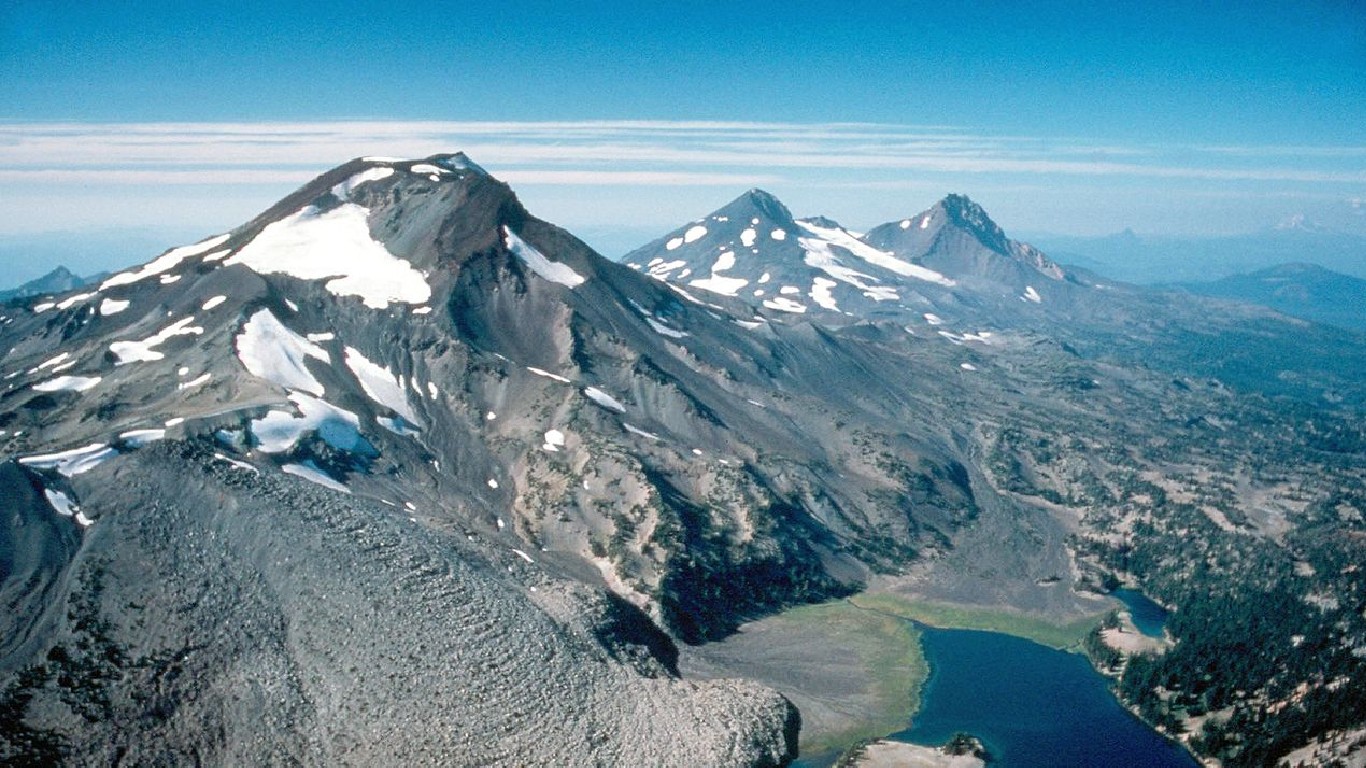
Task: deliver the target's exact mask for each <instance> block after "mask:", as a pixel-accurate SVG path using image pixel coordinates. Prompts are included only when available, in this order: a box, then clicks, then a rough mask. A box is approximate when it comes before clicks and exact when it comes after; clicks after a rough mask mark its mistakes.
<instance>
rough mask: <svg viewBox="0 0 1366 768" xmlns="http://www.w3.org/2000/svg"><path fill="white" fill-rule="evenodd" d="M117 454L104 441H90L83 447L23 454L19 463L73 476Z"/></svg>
mask: <svg viewBox="0 0 1366 768" xmlns="http://www.w3.org/2000/svg"><path fill="white" fill-rule="evenodd" d="M117 455H119V452H118V451H116V450H114V449H113V448H110V447H109V446H107V445H105V444H104V443H92V444H90V445H87V446H85V447H83V448H72V449H71V450H69V451H59V452H57V453H44V454H40V455H37V456H25V457H24V458H21V459H19V463H20V464H23V465H24V466H26V467H34V468H36V469H55V470H57V472H58V473H59V474H61V475H63V476H65V477H73V476H75V475H79V474H82V473H84V472H89V471H90V470H92V469H94V468H95V467H97V466H99V465H100V463H101V462H103V461H106V460H108V459H111V458H113V457H115V456H117Z"/></svg>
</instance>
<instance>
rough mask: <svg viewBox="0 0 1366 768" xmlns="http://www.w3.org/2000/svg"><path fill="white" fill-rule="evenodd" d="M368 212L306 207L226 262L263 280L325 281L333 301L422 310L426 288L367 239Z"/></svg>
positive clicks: (409, 270)
mask: <svg viewBox="0 0 1366 768" xmlns="http://www.w3.org/2000/svg"><path fill="white" fill-rule="evenodd" d="M369 214H370V212H369V210H368V209H366V208H363V207H361V206H359V205H355V204H353V203H344V204H342V205H340V206H337V207H336V208H333V209H332V210H330V211H319V210H318V209H317V208H315V207H314V206H308V207H306V208H304V209H303V210H300V211H299V212H298V213H295V214H292V215H290V216H287V217H285V218H283V219H281V220H279V221H276V222H274V223H272V224H269V225H267V226H266V228H265V229H263V230H261V233H260V234H258V235H257V236H256V237H255V238H254V239H253V240H252V241H251V242H249V243H247V244H246V245H245V246H243V247H242V249H241V250H239V251H238V252H237V254H236V255H235V256H233V257H232V258H231V259H229V260H228V262H227V263H228V264H242V265H244V266H246V267H249V268H251V269H252V270H255V271H256V272H260V273H262V274H285V275H289V276H291V277H297V278H299V279H300V280H327V283H326V284H325V285H326V288H327V290H328V291H330V292H331V293H333V294H335V295H337V296H358V297H360V299H361V300H362V301H363V302H364V303H365V306H367V307H370V308H372V309H383V308H385V307H387V306H389V302H391V301H395V302H400V303H403V304H425V303H427V300H428V299H430V298H431V296H432V289H431V286H429V285H427V281H426V280H425V279H423V277H422V273H421V272H419V271H418V270H416V269H414V268H413V266H412V265H411V264H409V263H408V262H406V261H404V260H403V259H400V258H398V257H397V256H395V255H393V254H392V253H390V252H389V251H388V249H386V248H385V247H384V244H383V243H380V242H379V241H377V240H375V239H374V238H373V237H371V236H370V225H369V223H368V217H369Z"/></svg>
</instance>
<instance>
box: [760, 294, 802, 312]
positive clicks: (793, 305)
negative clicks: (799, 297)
mask: <svg viewBox="0 0 1366 768" xmlns="http://www.w3.org/2000/svg"><path fill="white" fill-rule="evenodd" d="M764 306H765V307H768V308H769V309H776V310H779V311H781V312H794V313H798V314H800V313H802V312H805V311H806V305H804V304H798V303H797V302H795V301H793V300H791V299H788V298H785V297H782V296H778V297H776V298H772V299H764Z"/></svg>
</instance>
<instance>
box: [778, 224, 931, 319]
mask: <svg viewBox="0 0 1366 768" xmlns="http://www.w3.org/2000/svg"><path fill="white" fill-rule="evenodd" d="M797 226H799V227H801V228H802V229H804V230H806V231H807V232H809V233H811V234H812V235H814V237H809V238H808V237H803V238H798V242H799V243H801V245H802V248H804V249H806V252H807V256H806V259H805V261H806V263H807V264H808V265H810V266H813V267H816V268H817V269H821V270H824V271H825V272H826V273H828V274H829V275H830V276H831V277H833V278H835V279H836V280H843V281H844V282H846V283H849V284H850V285H853V286H854V287H856V288H859V289H863V290H866V289H868V288H869V287H870V286H869V285H867V284H866V283H864V282H863V281H864V280H871V281H874V282H875V279H874V278H873V277H871V276H869V275H865V274H862V273H860V272H856V271H854V270H852V269H849V268H848V267H845V266H844V265H842V264H841V263H840V261H839V259H838V258H837V257H836V256H835V255H834V253H832V252H831V250H830V247H831V246H834V247H836V248H840V249H842V250H844V251H847V252H848V253H850V254H852V255H853V256H854V257H855V258H859V259H862V260H863V261H866V262H868V263H869V264H872V265H873V266H875V267H881V268H882V269H885V270H888V271H889V272H895V273H896V274H898V275H901V276H903V277H913V278H915V279H917V280H924V281H926V282H930V283H937V284H939V285H955V283H954V281H953V280H950V279H949V278H947V277H945V276H943V275H941V274H939V273H938V272H935V271H934V270H932V269H929V268H926V267H922V266H920V265H919V264H912V263H910V262H909V261H902V260H901V259H898V258H897V257H895V256H893V255H892V254H891V253H889V252H887V251H880V250H878V249H876V248H874V247H872V246H871V245H868V244H867V243H865V242H863V241H862V240H859V239H858V238H856V237H854V236H853V235H851V234H849V233H848V232H846V231H844V230H843V229H839V228H838V227H822V226H819V225H816V224H812V223H810V222H806V221H799V222H797ZM875 300H882V299H875Z"/></svg>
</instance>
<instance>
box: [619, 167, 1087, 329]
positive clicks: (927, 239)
mask: <svg viewBox="0 0 1366 768" xmlns="http://www.w3.org/2000/svg"><path fill="white" fill-rule="evenodd" d="M622 261H623V263H625V264H627V265H628V266H631V267H632V268H635V269H639V270H642V271H644V272H645V273H646V274H648V275H650V276H652V277H655V278H660V279H663V280H666V281H668V282H671V283H674V284H676V285H678V286H680V287H683V286H686V287H687V288H689V289H701V290H704V291H708V292H710V293H714V294H720V295H723V296H732V297H738V298H740V299H742V300H744V301H745V302H746V303H749V304H751V305H754V306H758V307H761V308H766V309H770V310H776V311H779V312H787V313H791V314H803V313H806V312H813V313H818V314H821V315H823V317H824V321H825V322H831V321H833V316H832V315H831V314H830V313H841V314H843V315H845V316H848V317H853V318H856V319H860V320H877V319H892V320H894V319H901V320H902V321H907V320H910V321H914V322H917V323H920V324H922V325H923V323H924V322H926V321H927V320H928V321H929V322H930V323H932V324H937V323H938V322H939V321H940V320H942V319H943V318H944V317H949V318H956V317H957V316H958V315H959V314H960V313H961V312H964V311H968V310H975V311H969V312H968V314H974V315H981V314H983V313H984V312H986V308H987V307H988V306H991V307H999V306H1000V305H1001V303H1002V299H1006V300H1007V301H1008V302H1017V301H1018V302H1026V303H1030V304H1035V305H1037V304H1041V303H1043V302H1044V296H1045V295H1049V296H1051V297H1053V298H1055V299H1061V298H1063V297H1064V294H1065V289H1059V290H1055V289H1054V287H1053V286H1054V284H1058V283H1062V282H1064V278H1065V277H1066V276H1065V274H1064V273H1063V271H1062V269H1061V268H1060V267H1058V266H1057V265H1056V264H1053V263H1052V262H1050V261H1049V260H1048V259H1047V258H1046V257H1044V256H1043V254H1042V253H1040V252H1038V251H1037V250H1035V249H1034V248H1032V247H1031V246H1029V245H1026V244H1024V243H1018V242H1015V241H1013V240H1010V239H1009V238H1007V237H1006V236H1005V233H1004V232H1003V231H1002V230H1001V228H1000V227H999V226H997V225H996V224H995V222H993V221H992V220H991V219H990V217H988V216H987V214H986V212H985V211H983V210H982V208H981V207H980V206H978V205H977V204H976V203H973V202H972V201H971V200H970V199H968V198H967V197H964V196H962V195H950V196H949V197H946V198H945V199H944V200H942V201H940V202H939V203H938V204H937V205H935V206H934V207H933V208H931V209H930V210H928V211H924V212H922V213H920V214H917V215H916V216H914V217H911V218H908V219H904V220H901V221H899V222H892V223H889V224H884V225H882V226H880V227H877V228H875V229H873V230H872V231H871V232H869V233H868V234H867V235H866V236H865V235H861V234H858V233H854V232H850V231H849V230H847V229H845V228H844V227H841V226H840V225H839V224H838V223H836V222H834V221H831V220H829V219H826V218H823V217H815V218H809V219H794V218H793V217H792V214H791V213H790V212H789V211H788V209H787V208H786V207H785V206H784V205H783V204H782V203H781V202H779V201H778V200H777V198H775V197H773V196H772V195H770V194H768V193H766V192H763V191H760V190H751V191H749V192H747V193H745V194H744V195H741V196H740V197H739V198H737V199H736V200H734V201H732V202H731V203H730V204H728V205H726V206H725V207H723V208H720V209H719V210H717V211H715V212H713V213H712V214H710V215H708V216H706V217H704V218H703V219H700V220H697V221H694V222H691V223H689V224H686V225H684V226H682V227H679V228H678V229H676V230H674V231H673V232H671V233H669V234H667V235H665V236H664V237H662V238H660V239H658V240H655V241H653V242H651V243H648V244H646V245H644V246H642V247H640V248H638V249H636V250H635V251H632V252H631V253H628V254H627V255H626V256H624V257H623V258H622ZM1041 291H1042V293H1041Z"/></svg>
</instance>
